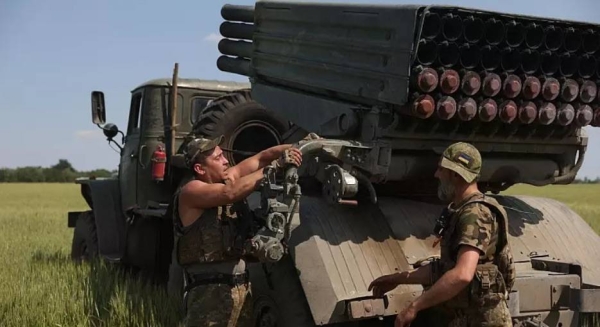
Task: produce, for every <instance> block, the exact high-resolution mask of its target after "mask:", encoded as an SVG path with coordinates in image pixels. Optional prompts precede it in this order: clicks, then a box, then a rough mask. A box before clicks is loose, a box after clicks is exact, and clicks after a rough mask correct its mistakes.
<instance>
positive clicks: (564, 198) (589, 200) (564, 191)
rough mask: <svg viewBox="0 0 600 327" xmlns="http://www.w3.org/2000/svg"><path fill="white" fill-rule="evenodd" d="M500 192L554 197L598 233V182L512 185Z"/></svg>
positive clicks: (599, 195)
mask: <svg viewBox="0 0 600 327" xmlns="http://www.w3.org/2000/svg"><path fill="white" fill-rule="evenodd" d="M502 194H507V195H525V194H526V195H533V196H540V197H546V198H551V199H556V200H558V201H560V202H562V203H564V204H566V205H567V206H569V207H570V208H571V209H572V210H574V211H575V212H577V214H579V215H580V216H581V218H583V219H584V220H585V221H586V222H587V223H588V224H589V225H590V226H591V227H592V228H593V229H594V230H595V231H596V233H598V234H600V184H571V185H550V186H544V187H534V186H529V185H517V186H514V187H512V188H510V189H508V190H507V191H505V192H503V193H502Z"/></svg>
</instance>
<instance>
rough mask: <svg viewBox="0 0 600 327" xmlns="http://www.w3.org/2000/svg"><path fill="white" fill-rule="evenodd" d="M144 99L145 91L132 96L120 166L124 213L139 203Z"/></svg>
mask: <svg viewBox="0 0 600 327" xmlns="http://www.w3.org/2000/svg"><path fill="white" fill-rule="evenodd" d="M143 98H144V90H139V91H136V92H135V93H133V94H132V97H131V106H130V108H129V122H128V125H127V134H126V138H125V146H124V147H123V153H122V155H121V162H120V164H119V183H120V185H121V201H122V208H123V211H125V210H127V209H129V208H131V207H133V206H135V205H136V202H137V201H136V199H137V170H138V160H139V158H140V152H143V151H144V150H146V149H144V148H142V147H140V133H141V128H140V127H141V123H140V122H141V119H142V104H143ZM142 154H143V153H142Z"/></svg>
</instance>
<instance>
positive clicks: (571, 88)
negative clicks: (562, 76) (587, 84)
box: [560, 79, 579, 102]
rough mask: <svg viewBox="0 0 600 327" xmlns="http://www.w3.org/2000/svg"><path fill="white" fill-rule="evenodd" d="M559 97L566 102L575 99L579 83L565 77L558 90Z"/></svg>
mask: <svg viewBox="0 0 600 327" xmlns="http://www.w3.org/2000/svg"><path fill="white" fill-rule="evenodd" d="M560 95H561V98H562V99H563V100H564V101H566V102H571V101H573V100H575V99H577V96H578V95H579V84H577V82H575V81H574V80H572V79H566V80H565V81H564V83H563V84H562V88H561V90H560Z"/></svg>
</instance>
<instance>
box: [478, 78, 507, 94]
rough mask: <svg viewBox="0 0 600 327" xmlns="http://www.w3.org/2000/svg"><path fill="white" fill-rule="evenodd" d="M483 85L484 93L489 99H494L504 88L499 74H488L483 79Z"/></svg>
mask: <svg viewBox="0 0 600 327" xmlns="http://www.w3.org/2000/svg"><path fill="white" fill-rule="evenodd" d="M482 84H483V87H482V93H483V94H484V95H485V96H487V97H494V96H496V95H497V94H498V93H499V92H500V90H501V88H502V79H501V78H500V76H498V74H495V73H487V74H486V75H485V77H484V78H483V83H482Z"/></svg>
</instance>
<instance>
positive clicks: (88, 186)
mask: <svg viewBox="0 0 600 327" xmlns="http://www.w3.org/2000/svg"><path fill="white" fill-rule="evenodd" d="M77 183H78V184H81V194H82V196H83V198H84V199H85V200H86V202H87V203H88V205H89V206H90V208H91V209H92V210H91V212H92V214H93V217H94V219H93V221H94V222H95V227H96V232H97V237H98V253H99V255H101V256H103V257H105V258H108V259H110V260H118V259H121V258H122V257H123V253H124V250H125V242H126V217H125V214H124V213H123V212H122V211H121V192H120V188H119V181H118V180H117V179H98V180H92V179H89V180H88V179H86V180H78V181H77ZM79 217H82V215H81V213H80V212H69V227H75V224H76V220H77V219H80V218H79Z"/></svg>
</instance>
